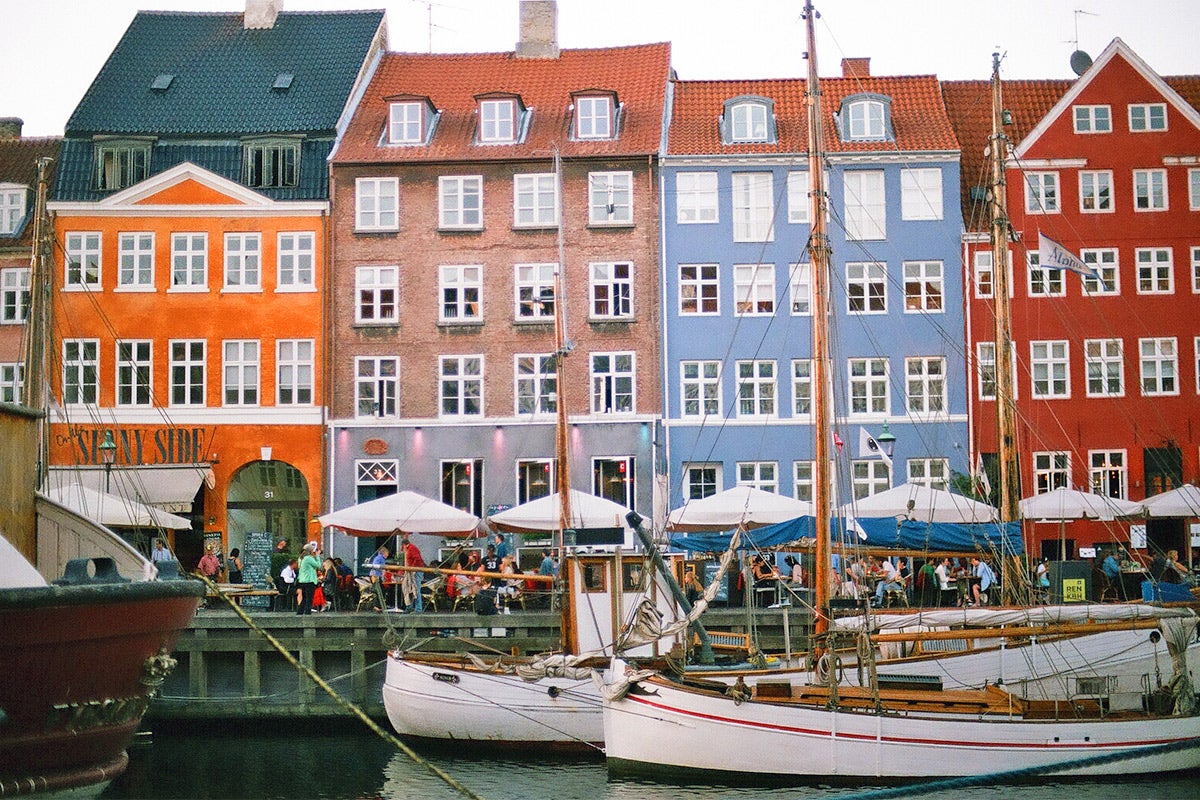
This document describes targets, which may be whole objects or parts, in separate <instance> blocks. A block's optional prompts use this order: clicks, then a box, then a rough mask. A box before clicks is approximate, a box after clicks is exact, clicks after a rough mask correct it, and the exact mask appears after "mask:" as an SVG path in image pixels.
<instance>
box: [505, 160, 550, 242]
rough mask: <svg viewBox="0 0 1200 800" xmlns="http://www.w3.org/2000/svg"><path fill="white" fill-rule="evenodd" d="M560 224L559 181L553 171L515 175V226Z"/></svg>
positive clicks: (544, 226) (542, 226) (533, 226)
mask: <svg viewBox="0 0 1200 800" xmlns="http://www.w3.org/2000/svg"><path fill="white" fill-rule="evenodd" d="M557 224H558V183H557V181H556V179H555V176H554V173H553V172H538V173H528V174H525V175H513V227H515V228H549V227H553V226H555V225H557Z"/></svg>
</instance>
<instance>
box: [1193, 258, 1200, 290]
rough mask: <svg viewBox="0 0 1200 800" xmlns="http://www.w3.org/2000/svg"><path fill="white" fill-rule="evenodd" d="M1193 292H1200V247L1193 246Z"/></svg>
mask: <svg viewBox="0 0 1200 800" xmlns="http://www.w3.org/2000/svg"><path fill="white" fill-rule="evenodd" d="M1192 294H1200V247H1193V248H1192Z"/></svg>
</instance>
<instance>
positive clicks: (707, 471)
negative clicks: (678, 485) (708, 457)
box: [682, 461, 722, 503]
mask: <svg viewBox="0 0 1200 800" xmlns="http://www.w3.org/2000/svg"><path fill="white" fill-rule="evenodd" d="M721 471H722V465H721V462H719V461H686V462H684V464H683V487H682V489H683V501H684V502H685V503H686V502H687V501H689V500H703V499H704V498H706V497H711V496H712V495H714V494H716V493H717V492H719V491H721V486H722V483H721Z"/></svg>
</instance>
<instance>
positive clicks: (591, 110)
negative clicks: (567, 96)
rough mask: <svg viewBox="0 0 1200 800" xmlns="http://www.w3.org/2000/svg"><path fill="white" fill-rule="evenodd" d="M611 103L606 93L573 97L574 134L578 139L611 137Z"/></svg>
mask: <svg viewBox="0 0 1200 800" xmlns="http://www.w3.org/2000/svg"><path fill="white" fill-rule="evenodd" d="M613 127H614V126H613V103H612V98H611V97H609V96H608V95H603V94H599V95H583V96H581V97H576V98H575V136H576V138H578V139H611V138H613Z"/></svg>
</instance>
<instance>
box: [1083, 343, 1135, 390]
mask: <svg viewBox="0 0 1200 800" xmlns="http://www.w3.org/2000/svg"><path fill="white" fill-rule="evenodd" d="M1124 350H1125V344H1124V342H1123V341H1122V340H1120V339H1085V340H1084V342H1083V364H1084V370H1085V372H1086V374H1087V396H1088V397H1124V396H1125V353H1124Z"/></svg>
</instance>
